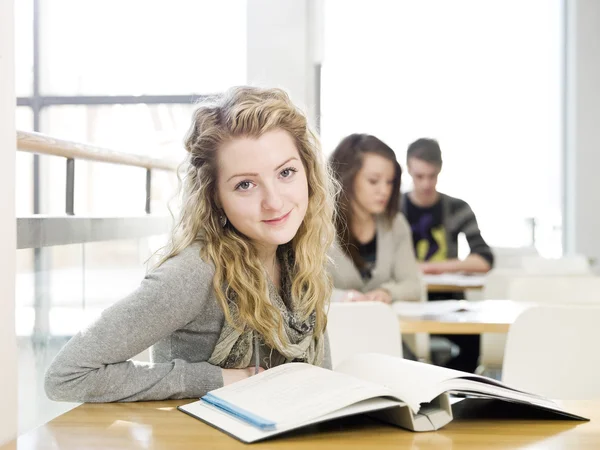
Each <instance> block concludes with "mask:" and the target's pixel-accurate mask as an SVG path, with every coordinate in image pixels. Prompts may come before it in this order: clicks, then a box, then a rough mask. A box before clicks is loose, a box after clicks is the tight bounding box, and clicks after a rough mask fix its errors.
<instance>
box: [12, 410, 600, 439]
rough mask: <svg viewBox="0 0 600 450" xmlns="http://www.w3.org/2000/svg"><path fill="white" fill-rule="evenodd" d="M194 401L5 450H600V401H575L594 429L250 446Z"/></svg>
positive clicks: (374, 432)
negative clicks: (213, 423) (192, 409)
mask: <svg viewBox="0 0 600 450" xmlns="http://www.w3.org/2000/svg"><path fill="white" fill-rule="evenodd" d="M186 402H189V400H187V401H181V400H179V401H165V402H140V403H119V404H115V403H112V404H84V405H82V406H79V407H77V408H75V409H74V410H72V411H69V412H67V413H65V414H63V415H62V416H60V417H57V418H56V419H54V420H52V421H50V422H49V423H47V424H46V425H44V426H42V427H39V428H37V429H35V430H33V431H31V432H29V433H26V434H24V435H23V436H21V437H20V438H19V439H18V440H17V441H15V442H11V443H9V444H6V445H5V446H2V447H0V450H9V449H11V450H33V449H64V450H75V449H76V450H86V449H107V448H111V449H156V450H158V449H169V450H184V449H195V450H197V449H207V448H211V449H213V448H215V449H221V450H226V449H227V450H228V449H242V448H246V449H248V448H252V449H262V448H270V449H273V448H277V449H280V448H281V449H294V450H296V449H309V450H315V449H321V448H336V449H347V448H350V449H361V450H362V449H367V448H389V449H394V450H398V449H401V448H410V449H419V450H423V449H436V450H437V449H450V448H451V449H453V450H456V449H473V450H479V449H494V450H500V449H524V448H527V449H532V448H536V449H537V448H540V449H549V448H551V449H563V448H564V449H571V448H576V449H598V448H600V400H598V401H585V402H569V403H566V404H565V407H566V408H568V409H569V410H571V412H574V413H578V414H581V415H584V416H586V417H589V418H591V419H592V420H591V422H575V421H556V420H492V419H484V418H481V417H479V418H476V419H455V420H454V421H453V422H451V423H450V424H448V425H447V426H446V427H444V428H443V429H442V430H439V431H436V432H428V433H413V432H410V431H405V430H401V429H397V428H394V427H391V426H387V425H383V424H381V423H378V422H375V421H374V420H371V419H369V418H366V417H352V418H345V419H340V420H337V421H335V422H331V423H328V424H322V425H317V426H314V427H311V428H309V429H306V430H303V431H298V432H295V433H293V434H288V435H285V436H281V437H279V438H276V439H274V440H271V441H266V442H262V443H258V444H253V445H251V446H250V447H248V446H247V445H245V444H242V443H240V442H238V441H237V440H235V439H233V438H231V437H229V436H227V435H225V434H224V433H221V432H220V431H218V430H216V429H214V428H212V427H210V426H209V425H206V424H204V423H203V422H200V421H198V420H196V419H194V418H192V417H189V416H187V415H186V414H184V413H182V412H179V411H177V410H176V409H175V407H176V406H177V405H181V404H184V403H186Z"/></svg>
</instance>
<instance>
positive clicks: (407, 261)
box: [381, 214, 424, 302]
mask: <svg viewBox="0 0 600 450" xmlns="http://www.w3.org/2000/svg"><path fill="white" fill-rule="evenodd" d="M393 235H394V247H395V248H394V264H393V270H392V275H393V279H392V280H390V281H388V282H386V283H383V284H382V285H381V287H382V288H383V289H386V290H387V291H388V292H389V293H390V294H391V296H392V301H393V302H397V301H419V300H420V299H421V295H422V292H423V289H424V288H423V285H422V282H421V276H420V274H419V267H418V266H417V261H416V259H415V253H414V249H413V243H412V234H411V231H410V227H409V226H408V222H407V221H406V219H405V218H404V216H403V215H402V214H399V215H398V216H397V217H396V219H395V220H394V224H393Z"/></svg>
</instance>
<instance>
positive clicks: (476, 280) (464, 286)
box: [423, 273, 485, 293]
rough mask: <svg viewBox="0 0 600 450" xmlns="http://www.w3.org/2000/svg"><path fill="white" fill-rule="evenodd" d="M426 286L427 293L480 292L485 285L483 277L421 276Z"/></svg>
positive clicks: (447, 274) (457, 275)
mask: <svg viewBox="0 0 600 450" xmlns="http://www.w3.org/2000/svg"><path fill="white" fill-rule="evenodd" d="M423 280H424V281H425V283H426V284H427V292H430V293H432V292H464V291H467V290H481V289H483V286H484V284H485V276H484V275H464V274H455V273H445V274H440V275H423Z"/></svg>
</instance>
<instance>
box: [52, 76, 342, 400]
mask: <svg viewBox="0 0 600 450" xmlns="http://www.w3.org/2000/svg"><path fill="white" fill-rule="evenodd" d="M185 147H186V150H187V152H188V157H187V159H186V161H185V162H184V164H183V169H184V170H183V172H184V176H183V179H182V195H183V202H182V208H181V211H180V217H179V220H178V222H177V224H176V226H175V228H174V230H173V232H172V235H171V239H170V243H169V245H168V246H167V248H166V249H165V250H166V251H165V252H164V254H163V257H162V259H161V261H160V263H159V265H158V266H157V267H156V268H155V269H154V270H153V271H151V272H150V273H149V274H148V275H147V276H146V278H145V279H144V280H143V281H142V283H141V285H140V287H139V288H138V289H137V290H136V291H135V292H133V293H132V294H130V295H129V296H128V297H126V298H124V299H123V300H121V301H119V302H117V303H116V304H114V305H113V306H111V307H109V308H108V309H106V310H105V311H104V312H103V314H102V316H101V317H100V318H99V319H98V320H97V321H96V322H95V323H93V324H92V325H91V326H90V327H88V328H87V329H85V330H83V331H81V332H80V333H78V334H77V335H76V336H74V337H73V338H72V339H71V340H70V341H69V342H68V343H67V344H66V345H65V347H64V348H63V349H62V350H61V352H60V353H59V354H58V355H57V357H56V358H55V360H54V361H53V363H52V365H51V366H50V368H49V369H48V372H47V374H46V385H45V387H46V393H47V395H48V397H49V398H51V399H54V400H62V401H80V402H108V401H137V400H159V399H172V398H193V397H200V396H202V395H204V394H205V393H206V392H208V391H210V390H213V389H216V388H219V387H221V386H223V385H226V384H229V383H232V382H235V381H238V380H241V379H243V378H246V377H248V376H250V375H252V374H253V373H255V372H256V371H257V370H259V368H260V369H266V368H270V367H273V366H277V365H280V364H284V363H286V362H291V361H303V362H307V363H310V364H315V365H321V366H324V367H329V366H330V365H331V363H330V356H329V345H328V340H327V336H326V333H325V326H326V317H325V303H326V301H328V299H329V297H330V294H331V282H330V280H329V277H328V276H327V274H326V271H325V270H323V269H324V267H325V266H326V261H327V256H326V253H327V251H328V248H329V247H330V244H331V243H332V241H333V239H334V234H335V230H334V227H333V224H332V219H333V208H334V205H333V196H332V190H331V180H330V178H329V176H328V173H327V170H326V166H325V164H324V161H323V159H322V157H321V153H320V148H319V143H318V141H317V139H316V137H315V136H314V134H313V133H312V132H311V131H310V129H309V128H308V125H307V121H306V118H305V116H304V115H303V114H302V113H301V112H300V111H299V110H298V109H297V108H296V107H295V106H294V105H293V104H292V102H291V101H290V99H289V97H288V96H287V95H286V94H285V93H284V92H283V91H281V90H277V89H259V88H252V87H239V88H233V89H231V90H230V91H228V92H227V93H225V94H224V95H221V96H218V97H215V98H212V99H211V100H210V101H208V102H206V103H204V104H202V105H201V106H200V107H199V108H198V109H197V111H196V112H195V114H194V118H193V123H192V126H191V129H190V131H189V133H188V136H187V138H186V141H185ZM151 346H152V350H151V354H152V361H153V362H151V363H142V362H135V361H131V360H130V358H132V357H134V356H135V355H137V354H138V353H140V352H141V351H143V350H145V349H147V348H148V347H151Z"/></svg>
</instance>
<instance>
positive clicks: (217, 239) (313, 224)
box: [159, 87, 335, 350]
mask: <svg viewBox="0 0 600 450" xmlns="http://www.w3.org/2000/svg"><path fill="white" fill-rule="evenodd" d="M276 129H280V130H284V131H286V132H288V133H289V134H290V135H291V136H292V138H293V140H294V142H295V144H296V147H297V149H298V153H299V155H300V159H301V160H302V163H303V165H304V167H305V170H306V175H307V180H308V190H309V192H308V207H307V211H306V215H305V217H304V220H303V222H302V224H301V225H300V227H299V229H298V231H297V233H296V235H295V237H294V238H293V240H292V242H291V248H292V251H293V253H294V257H295V258H294V260H295V263H294V267H293V279H292V292H291V298H292V302H293V307H294V308H295V310H296V311H298V312H299V313H300V314H301V315H302V316H303V317H304V319H307V318H308V317H309V316H310V314H311V313H312V312H313V311H314V312H315V315H316V317H315V319H316V322H315V330H314V337H315V338H319V337H320V336H322V334H323V332H324V330H325V327H326V324H327V317H326V306H327V305H328V301H329V297H330V295H331V290H332V283H331V279H330V276H329V275H328V273H327V271H326V270H325V267H326V265H327V262H328V256H327V251H328V249H329V248H330V246H331V244H332V242H333V240H334V236H335V228H334V225H333V215H334V209H335V206H334V205H335V203H334V195H335V191H334V181H333V177H332V176H331V174H330V173H329V169H328V166H327V164H326V162H325V159H324V158H323V155H322V153H321V149H320V144H319V141H318V138H317V137H316V136H315V134H314V133H313V132H312V131H311V130H310V128H309V126H308V123H307V120H306V117H305V116H304V114H303V113H302V112H301V111H300V110H299V109H298V108H296V107H295V106H294V104H293V103H292V101H291V100H290V98H289V96H288V95H287V94H286V93H285V92H284V91H282V90H280V89H261V88H255V87H235V88H231V89H229V90H228V91H227V92H225V93H224V94H222V95H218V96H214V97H211V98H209V99H208V100H206V101H204V102H203V103H202V104H201V105H200V107H199V108H198V109H197V110H196V111H195V113H194V116H193V120H192V126H191V128H190V130H189V132H188V134H187V136H186V139H185V148H186V150H187V152H188V156H187V158H186V160H185V161H184V162H183V164H182V165H181V167H180V181H181V186H180V189H181V196H182V205H181V211H180V217H179V220H178V221H177V222H176V225H175V227H174V229H173V232H172V234H171V239H170V243H169V245H168V246H167V248H166V250H167V251H166V252H165V253H164V256H163V257H162V258H161V260H160V262H159V265H160V264H162V263H163V262H164V261H166V260H167V259H169V258H171V257H173V256H175V255H177V254H178V253H179V252H181V251H182V250H183V249H185V248H186V247H188V246H189V245H191V244H192V243H194V242H199V243H200V244H201V257H202V258H203V259H204V260H205V261H207V262H212V263H213V264H214V267H215V275H214V278H213V288H214V290H215V293H216V297H217V299H218V301H219V303H220V305H221V307H222V309H223V312H224V313H225V318H226V320H227V321H228V322H229V323H230V324H231V325H232V326H234V327H236V328H237V329H241V330H243V329H244V328H245V327H246V326H249V327H251V328H252V329H253V330H255V331H256V332H258V333H260V335H261V336H263V338H264V340H265V342H266V343H267V344H268V345H269V346H270V347H271V348H275V349H277V350H282V349H279V348H278V345H279V344H278V343H281V342H287V339H284V333H285V331H284V327H283V324H282V318H281V313H280V312H279V310H278V309H277V308H275V307H274V306H272V305H271V302H270V301H269V297H268V294H267V293H268V286H267V281H266V280H267V277H266V274H265V272H264V268H263V266H262V265H261V263H260V261H259V259H258V254H257V250H256V248H255V247H254V246H253V244H252V242H251V241H250V240H249V239H248V238H247V237H245V236H243V235H241V234H240V233H239V232H238V231H237V230H236V229H235V228H234V227H233V226H230V225H227V226H226V227H223V226H222V225H221V223H220V217H219V215H220V214H219V207H218V204H217V187H216V186H217V152H218V150H219V147H220V146H222V145H223V144H224V143H225V142H228V141H230V140H232V139H236V138H243V137H251V138H258V137H260V136H261V135H262V134H264V133H266V132H268V131H271V130H276ZM232 292H233V293H235V301H236V306H237V311H238V318H237V320H236V319H234V318H233V317H232V315H231V314H230V311H229V307H228V302H229V301H230V300H228V299H230V298H232V296H231V295H230V294H231V293H232ZM234 320H235V322H236V323H234ZM273 333H276V335H274V334H273Z"/></svg>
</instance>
